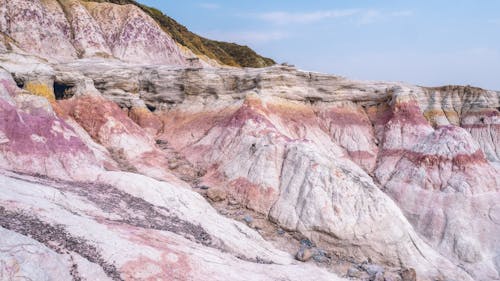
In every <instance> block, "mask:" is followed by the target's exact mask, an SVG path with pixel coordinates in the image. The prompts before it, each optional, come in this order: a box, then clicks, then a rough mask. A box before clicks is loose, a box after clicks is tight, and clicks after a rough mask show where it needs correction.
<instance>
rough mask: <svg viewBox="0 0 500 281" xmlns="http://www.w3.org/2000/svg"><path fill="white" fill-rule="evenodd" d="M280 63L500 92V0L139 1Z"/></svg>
mask: <svg viewBox="0 0 500 281" xmlns="http://www.w3.org/2000/svg"><path fill="white" fill-rule="evenodd" d="M139 2H141V3H143V4H146V5H149V6H153V7H156V8H158V9H160V10H161V11H163V12H164V13H165V14H167V15H168V16H170V17H172V18H174V19H175V20H177V21H178V22H179V23H181V24H183V25H185V26H186V27H187V28H189V29H190V30H191V31H193V32H195V33H197V34H199V35H201V36H204V37H207V38H210V39H215V40H222V41H229V42H235V43H239V44H243V45H248V46H249V47H251V48H252V49H254V50H256V51H257V52H258V53H259V54H261V55H263V56H266V57H270V58H272V59H274V60H275V61H276V62H278V63H283V62H286V63H289V64H293V65H295V66H296V67H298V68H300V69H303V70H308V71H317V72H323V73H331V74H336V75H341V76H345V77H349V78H352V79H362V80H383V81H404V82H408V83H412V84H417V85H425V86H440V85H448V84H456V85H473V86H478V87H483V88H486V89H491V90H500V1H498V0H432V1H431V0H420V1H403V0H400V1H390V0H379V1H375V0H356V1H353V0H351V1H347V0H344V1H340V0H338V1H335V0H308V1H305V0H304V1H298V0H267V1H265V0H252V1H235V0H207V1H204V0H183V1H164V0H161V1H160V0H139Z"/></svg>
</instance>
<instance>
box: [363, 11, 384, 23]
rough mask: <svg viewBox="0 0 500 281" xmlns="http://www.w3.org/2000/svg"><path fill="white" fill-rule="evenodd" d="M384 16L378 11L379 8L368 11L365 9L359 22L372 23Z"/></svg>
mask: <svg viewBox="0 0 500 281" xmlns="http://www.w3.org/2000/svg"><path fill="white" fill-rule="evenodd" d="M383 18H384V15H383V14H382V12H380V11H377V10H368V11H364V12H363V13H362V14H361V15H360V17H359V20H358V21H357V23H358V24H360V25H365V24H372V23H374V22H377V21H379V20H381V19H383Z"/></svg>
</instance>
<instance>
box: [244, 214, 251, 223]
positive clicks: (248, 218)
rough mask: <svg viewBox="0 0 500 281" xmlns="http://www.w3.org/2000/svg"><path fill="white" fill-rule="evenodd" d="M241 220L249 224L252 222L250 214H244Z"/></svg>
mask: <svg viewBox="0 0 500 281" xmlns="http://www.w3.org/2000/svg"><path fill="white" fill-rule="evenodd" d="M243 221H244V222H246V223H247V224H251V223H252V222H253V218H252V216H245V217H244V218H243Z"/></svg>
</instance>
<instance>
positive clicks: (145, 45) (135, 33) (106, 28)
mask: <svg viewBox="0 0 500 281" xmlns="http://www.w3.org/2000/svg"><path fill="white" fill-rule="evenodd" d="M0 6H1V9H0V18H1V19H0V32H2V34H3V35H4V44H5V45H7V46H10V45H11V44H12V45H15V46H16V47H18V48H20V49H21V50H22V51H24V52H27V53H29V54H33V55H36V56H40V57H43V58H46V59H49V60H53V61H71V60H74V59H76V58H85V57H114V58H118V59H121V60H125V61H129V62H136V63H143V64H144V63H145V64H147V63H149V64H169V65H177V66H188V65H189V63H188V61H187V60H186V57H185V56H184V55H183V53H182V51H181V50H180V49H179V47H178V46H177V43H176V42H175V41H174V40H173V39H172V38H171V37H170V36H169V35H167V34H166V33H165V32H163V31H162V29H161V28H160V27H159V26H158V24H157V23H156V22H155V21H154V20H153V19H151V18H150V17H149V16H147V15H146V14H145V13H144V12H143V11H141V10H140V9H139V8H138V7H136V6H134V5H124V6H122V5H115V4H109V3H94V2H81V1H79V0H68V1H58V0H44V1H41V0H36V1H31V0H26V1H25V0H16V1H7V0H2V2H0Z"/></svg>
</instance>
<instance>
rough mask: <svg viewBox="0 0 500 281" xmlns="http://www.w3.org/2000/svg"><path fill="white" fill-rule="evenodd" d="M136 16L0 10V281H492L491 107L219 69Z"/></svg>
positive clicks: (498, 188) (496, 196)
mask: <svg viewBox="0 0 500 281" xmlns="http://www.w3.org/2000/svg"><path fill="white" fill-rule="evenodd" d="M120 3H122V4H124V3H125V2H123V1H121V2H120ZM127 3H128V2H127ZM145 9H146V10H145ZM147 9H149V8H144V7H143V8H140V7H138V6H137V5H135V4H134V5H119V4H115V3H109V2H106V3H97V2H83V1H82V0H64V1H63V0H8V1H5V0H3V1H2V0H0V32H1V35H3V36H0V238H1V239H0V280H2V281H3V280H37V281H38V280H43V281H45V280H57V281H75V280H98V281H108V280H113V281H115V280H120V281H121V280H124V281H139V280H141V281H142V280H161V281H163V280H165V281H171V280H172V281H212V280H214V281H253V280H256V281H276V280H283V281H309V280H314V281H337V280H338V281H343V280H354V281H389V280H391V281H436V280H439V281H444V280H447V281H448V280H455V281H491V280H500V253H499V249H500V240H499V239H498V238H499V237H500V204H499V202H500V92H496V91H490V90H484V89H481V88H476V87H472V86H444V87H423V86H416V85H411V84H407V83H403V82H384V81H357V80H352V79H349V78H344V77H340V76H336V75H331V74H322V73H317V72H306V71H302V70H298V69H296V68H294V67H291V66H287V65H274V66H270V67H263V68H242V67H220V66H217V65H212V64H209V63H207V60H203V59H201V60H199V61H198V60H196V59H194V60H193V59H192V56H193V54H192V52H186V50H185V48H182V47H179V44H178V43H177V42H176V40H175V39H174V36H173V35H172V36H170V35H169V33H166V32H164V30H163V29H162V28H160V26H159V25H158V24H157V22H156V21H155V20H154V19H153V18H152V17H151V16H150V15H149V14H150V13H154V10H150V11H149V12H148V11H147ZM165 19H166V18H165ZM181 33H182V32H181ZM186 34H190V33H185V34H184V35H182V36H187V35H186ZM179 36H181V35H179ZM182 36H181V37H182ZM193 36H194V35H193ZM182 38H184V37H182ZM200 40H201V39H200ZM200 46H205V45H200ZM200 57H201V56H200ZM193 61H194V62H193Z"/></svg>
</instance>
